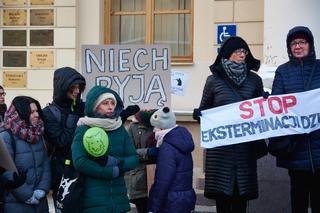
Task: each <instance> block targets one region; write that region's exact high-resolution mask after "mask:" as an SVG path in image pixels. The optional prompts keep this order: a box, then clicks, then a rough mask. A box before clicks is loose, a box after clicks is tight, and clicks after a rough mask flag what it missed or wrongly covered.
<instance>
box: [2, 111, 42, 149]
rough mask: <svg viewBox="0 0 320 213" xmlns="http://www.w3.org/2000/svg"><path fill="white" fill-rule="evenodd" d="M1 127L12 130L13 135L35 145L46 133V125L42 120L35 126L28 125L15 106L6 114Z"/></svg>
mask: <svg viewBox="0 0 320 213" xmlns="http://www.w3.org/2000/svg"><path fill="white" fill-rule="evenodd" d="M1 127H3V128H5V129H10V130H11V132H12V134H13V135H15V136H17V137H18V138H21V139H22V140H24V141H26V142H28V143H30V144H35V143H36V141H37V140H38V139H40V138H41V137H42V136H43V132H44V124H43V121H42V120H41V119H39V121H38V123H37V124H35V125H31V126H30V125H28V124H27V122H26V121H25V120H22V119H21V118H20V117H19V114H18V112H17V110H16V108H15V107H14V105H11V106H10V107H9V109H8V110H7V112H6V113H5V115H4V122H3V123H2V125H1Z"/></svg>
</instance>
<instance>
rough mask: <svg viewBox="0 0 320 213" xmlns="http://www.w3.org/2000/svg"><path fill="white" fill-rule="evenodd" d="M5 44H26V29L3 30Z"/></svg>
mask: <svg viewBox="0 0 320 213" xmlns="http://www.w3.org/2000/svg"><path fill="white" fill-rule="evenodd" d="M2 32H3V41H2V43H3V46H26V45H27V31H26V30H3V31H2Z"/></svg>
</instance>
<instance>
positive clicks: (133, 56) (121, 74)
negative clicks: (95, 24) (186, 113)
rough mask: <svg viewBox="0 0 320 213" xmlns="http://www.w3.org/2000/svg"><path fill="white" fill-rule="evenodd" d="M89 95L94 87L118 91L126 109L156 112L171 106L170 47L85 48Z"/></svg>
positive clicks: (83, 47)
mask: <svg viewBox="0 0 320 213" xmlns="http://www.w3.org/2000/svg"><path fill="white" fill-rule="evenodd" d="M81 69H82V74H83V76H84V77H85V79H86V83H87V85H86V90H85V91H84V93H83V97H84V98H85V96H86V93H87V92H88V91H89V90H90V89H91V88H92V87H93V86H95V85H101V86H106V87H108V88H111V89H113V90H114V91H116V92H117V93H118V94H119V96H120V97H121V99H122V100H123V103H124V105H125V106H128V105H132V104H137V105H139V106H140V108H144V109H153V108H156V109H157V108H159V107H163V106H170V105H171V93H170V88H171V67H170V49H169V46H168V45H83V46H82V68H81Z"/></svg>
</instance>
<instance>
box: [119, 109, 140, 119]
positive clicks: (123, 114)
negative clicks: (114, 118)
mask: <svg viewBox="0 0 320 213" xmlns="http://www.w3.org/2000/svg"><path fill="white" fill-rule="evenodd" d="M139 111H140V107H139V106H138V105H130V106H128V107H127V108H125V109H124V110H123V111H122V112H121V113H120V117H121V120H122V123H124V122H126V120H127V119H128V117H130V116H131V115H134V114H136V113H137V112H139Z"/></svg>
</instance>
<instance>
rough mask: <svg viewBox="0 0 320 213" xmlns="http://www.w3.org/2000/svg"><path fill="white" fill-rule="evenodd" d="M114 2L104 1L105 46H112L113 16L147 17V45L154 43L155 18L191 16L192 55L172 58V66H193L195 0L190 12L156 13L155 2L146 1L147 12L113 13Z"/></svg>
mask: <svg viewBox="0 0 320 213" xmlns="http://www.w3.org/2000/svg"><path fill="white" fill-rule="evenodd" d="M111 1H112V0H104V44H111V16H125V15H145V16H146V43H145V44H153V42H154V25H155V23H154V17H155V16H156V15H163V14H175V15H179V14H190V35H189V36H190V50H189V52H190V55H189V56H171V64H173V65H174V64H176V65H179V64H182V65H184V64H190V63H191V64H192V63H193V39H194V36H193V30H194V0H191V9H190V10H160V11H155V9H154V0H145V1H146V11H130V12H128V11H120V12H117V11H111V8H112V5H111Z"/></svg>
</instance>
